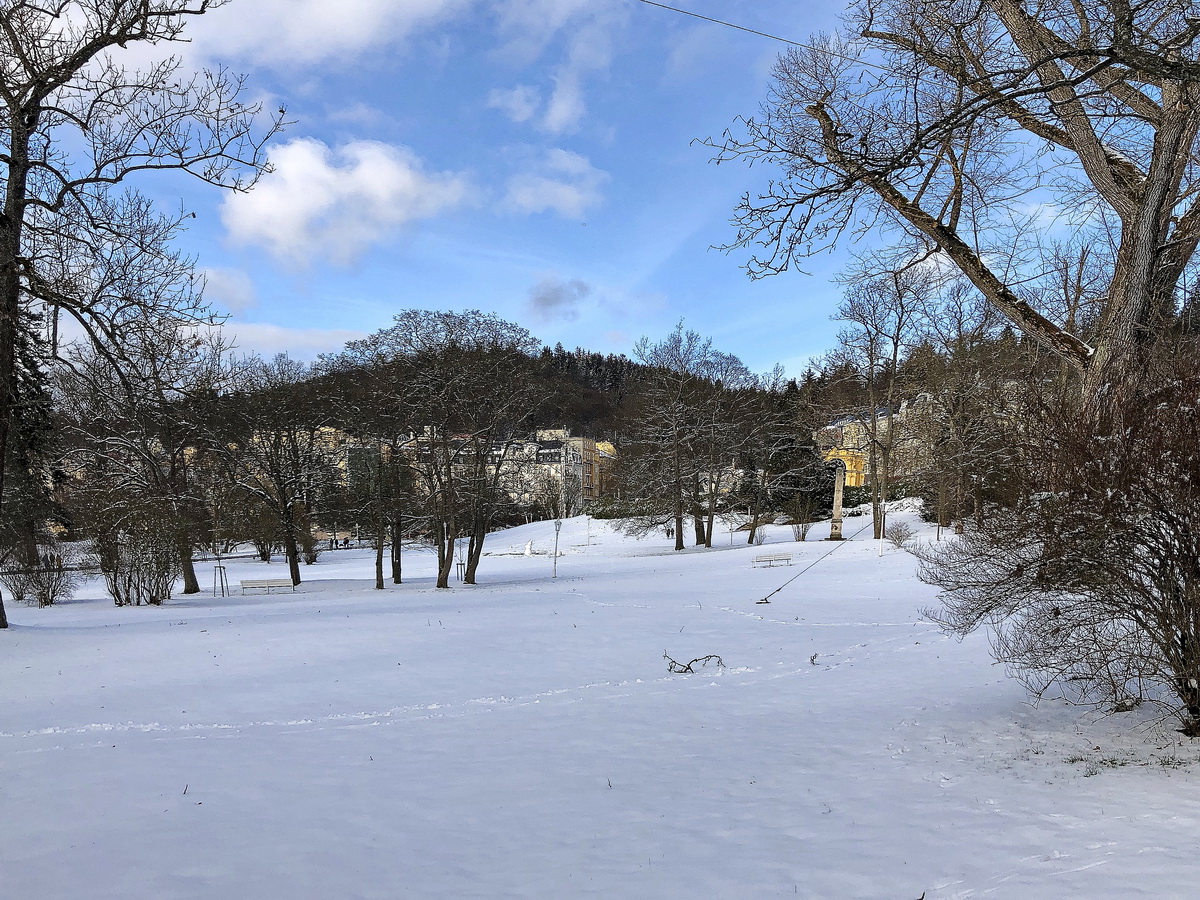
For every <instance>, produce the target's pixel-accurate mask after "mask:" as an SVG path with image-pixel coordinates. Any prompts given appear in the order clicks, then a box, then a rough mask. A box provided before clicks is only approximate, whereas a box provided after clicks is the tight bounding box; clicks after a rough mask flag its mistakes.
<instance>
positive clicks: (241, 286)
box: [202, 269, 258, 314]
mask: <svg viewBox="0 0 1200 900" xmlns="http://www.w3.org/2000/svg"><path fill="white" fill-rule="evenodd" d="M202 274H203V275H204V298H205V299H206V300H210V301H212V302H213V303H216V304H217V305H218V306H220V307H221V308H222V309H224V310H226V311H227V312H231V313H234V314H237V313H242V312H245V311H246V310H248V309H251V308H253V307H255V306H257V305H258V295H257V293H256V292H255V290H254V282H253V281H251V280H250V276H249V275H247V274H246V273H245V272H242V271H241V270H239V269H205V270H204V271H203V273H202Z"/></svg>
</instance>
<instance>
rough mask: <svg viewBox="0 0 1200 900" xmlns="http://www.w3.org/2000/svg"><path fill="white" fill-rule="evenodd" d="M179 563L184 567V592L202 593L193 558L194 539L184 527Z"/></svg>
mask: <svg viewBox="0 0 1200 900" xmlns="http://www.w3.org/2000/svg"><path fill="white" fill-rule="evenodd" d="M178 540H179V564H180V566H181V567H182V569H183V593H184V594H198V593H200V580H199V579H198V578H197V577H196V563H195V561H194V560H193V559H192V540H191V537H190V536H189V535H188V533H187V529H184V530H183V531H181V532H180V534H179V538H178Z"/></svg>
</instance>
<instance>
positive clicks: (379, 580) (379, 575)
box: [375, 523, 387, 591]
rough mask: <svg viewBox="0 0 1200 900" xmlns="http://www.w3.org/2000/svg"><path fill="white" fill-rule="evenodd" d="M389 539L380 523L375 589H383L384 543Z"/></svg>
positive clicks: (376, 541) (377, 530)
mask: <svg viewBox="0 0 1200 900" xmlns="http://www.w3.org/2000/svg"><path fill="white" fill-rule="evenodd" d="M386 540H387V534H386V533H385V532H384V530H383V524H382V523H380V525H379V527H378V528H377V529H376V531H375V590H377V591H382V590H383V545H384V543H385V541H386Z"/></svg>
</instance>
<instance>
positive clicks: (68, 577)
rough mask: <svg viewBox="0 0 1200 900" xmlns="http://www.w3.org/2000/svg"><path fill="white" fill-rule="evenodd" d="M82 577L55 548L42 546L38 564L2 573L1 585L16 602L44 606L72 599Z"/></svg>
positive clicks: (0, 577) (0, 576)
mask: <svg viewBox="0 0 1200 900" xmlns="http://www.w3.org/2000/svg"><path fill="white" fill-rule="evenodd" d="M79 580H80V579H79V575H78V574H77V573H76V572H73V571H71V569H69V568H68V566H67V563H66V561H65V560H64V559H63V557H62V554H61V553H59V551H58V549H57V548H55V547H43V548H40V552H39V553H38V560H37V564H36V565H34V566H31V567H29V568H26V569H19V570H15V571H11V572H5V573H4V574H3V575H0V585H3V586H4V588H5V589H6V590H7V591H8V592H9V594H10V595H11V596H12V598H13V599H14V600H15V601H16V602H18V603H29V604H36V605H37V606H41V607H45V606H53V605H54V604H55V603H57V602H60V601H63V600H70V599H71V597H72V596H74V594H75V589H76V588H77V587H78V586H79Z"/></svg>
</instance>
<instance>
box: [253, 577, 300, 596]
mask: <svg viewBox="0 0 1200 900" xmlns="http://www.w3.org/2000/svg"><path fill="white" fill-rule="evenodd" d="M241 585H242V593H245V592H246V590H247V589H250V590H254V589H257V588H262V589H263V590H265V591H266V592H267V593H268V594H269V593H271V588H285V587H286V588H291V589H292V591H293V592H294V591H295V590H296V586H295V585H294V584H292V579H290V578H243V579H242V581H241Z"/></svg>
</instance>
